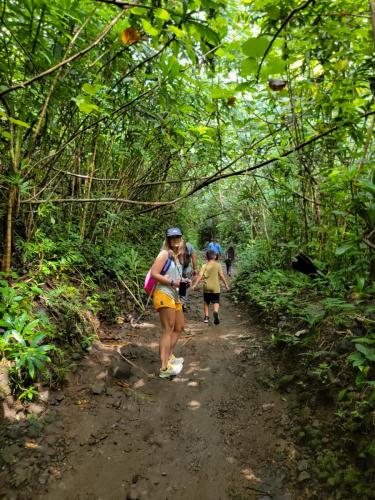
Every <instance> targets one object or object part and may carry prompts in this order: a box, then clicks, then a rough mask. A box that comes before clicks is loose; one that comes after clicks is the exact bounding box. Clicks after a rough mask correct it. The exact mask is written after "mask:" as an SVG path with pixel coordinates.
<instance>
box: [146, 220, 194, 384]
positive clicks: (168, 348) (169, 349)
mask: <svg viewBox="0 0 375 500" xmlns="http://www.w3.org/2000/svg"><path fill="white" fill-rule="evenodd" d="M183 254H184V245H183V241H182V232H181V230H180V229H179V228H178V227H171V228H169V229H167V232H166V239H165V241H164V244H163V247H162V250H161V251H160V253H159V255H158V256H157V257H156V259H155V262H154V263H153V265H152V267H151V276H152V277H153V278H154V279H155V280H156V281H157V285H156V287H155V290H154V295H153V303H154V307H155V309H156V310H157V311H158V313H159V318H160V323H161V329H162V332H161V336H160V341H159V353H160V371H159V377H161V378H169V377H173V376H175V375H178V374H179V373H180V372H181V370H182V365H183V362H184V358H176V357H175V356H174V355H173V349H174V347H175V345H176V343H177V341H178V339H179V337H180V335H181V333H182V331H183V329H184V326H185V318H184V312H183V310H182V300H181V298H180V294H179V291H180V293H181V291H182V288H185V292H186V284H187V282H189V281H190V280H184V279H183V278H182V267H183V261H184V255H183ZM168 258H170V265H169V268H168V269H167V271H166V272H165V274H161V272H162V270H163V268H164V266H165V264H166V263H167V260H168ZM181 283H182V285H181V286H180V284H181Z"/></svg>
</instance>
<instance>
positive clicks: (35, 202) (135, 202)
mask: <svg viewBox="0 0 375 500" xmlns="http://www.w3.org/2000/svg"><path fill="white" fill-rule="evenodd" d="M100 201H110V202H115V203H122V204H124V205H148V206H153V207H164V206H166V205H173V204H174V203H175V202H176V201H175V200H171V201H140V200H128V199H127V198H55V199H54V198H51V199H45V200H34V199H33V198H30V199H28V200H21V201H20V203H21V204H24V203H29V204H30V205H41V204H43V203H52V204H55V203H58V204H60V203H98V202H100Z"/></svg>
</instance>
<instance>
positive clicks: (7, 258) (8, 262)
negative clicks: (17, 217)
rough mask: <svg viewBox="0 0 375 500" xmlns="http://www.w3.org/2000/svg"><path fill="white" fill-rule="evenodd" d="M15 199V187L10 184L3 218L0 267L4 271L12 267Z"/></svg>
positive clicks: (8, 270) (7, 271)
mask: <svg viewBox="0 0 375 500" xmlns="http://www.w3.org/2000/svg"><path fill="white" fill-rule="evenodd" d="M16 200H17V187H16V186H11V187H10V188H9V193H8V203H7V211H6V219H5V237H4V254H3V258H2V263H1V269H2V271H3V272H4V273H6V274H8V273H10V271H11V269H12V245H13V214H14V209H15V206H16Z"/></svg>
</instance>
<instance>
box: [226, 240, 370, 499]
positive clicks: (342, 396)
mask: <svg viewBox="0 0 375 500" xmlns="http://www.w3.org/2000/svg"><path fill="white" fill-rule="evenodd" d="M284 250H285V249H284ZM263 252H266V253H267V252H268V253H267V255H264V253H263ZM282 253H283V255H284V256H285V255H286V254H285V252H284V251H283V252H282ZM271 256H272V257H271ZM275 263H277V265H275ZM287 263H288V261H286V260H283V258H282V257H281V253H279V254H277V252H276V254H275V255H272V252H271V253H270V252H269V247H268V246H267V245H265V243H264V241H263V242H260V243H257V244H249V245H247V246H246V247H245V249H244V250H243V251H242V252H241V256H240V259H239V261H238V266H237V267H238V272H237V275H236V277H235V279H234V280H233V282H232V296H233V298H234V300H235V301H236V302H239V301H242V302H245V303H248V304H252V305H253V306H256V308H257V310H258V311H260V312H261V317H262V319H263V321H264V322H265V323H266V325H267V327H266V331H267V333H268V341H269V344H270V347H273V349H274V353H275V359H277V360H278V361H279V362H280V363H281V365H282V366H283V368H284V370H286V371H287V373H286V374H285V373H284V374H283V375H282V376H281V377H280V380H279V382H278V385H279V387H280V389H285V387H287V386H288V385H291V384H293V385H294V389H295V391H296V394H297V397H298V399H299V400H300V402H301V404H303V405H305V404H309V405H310V406H311V408H312V409H313V411H316V415H317V416H318V417H319V407H320V405H326V406H327V405H328V406H327V408H329V409H330V413H329V417H327V421H326V422H325V425H326V434H327V435H329V436H330V439H329V440H326V442H325V444H324V446H322V444H321V441H319V439H316V438H315V439H314V440H313V441H312V447H313V450H314V451H313V453H314V454H315V459H316V466H317V467H316V471H317V476H318V477H319V478H320V479H321V480H322V481H324V482H325V483H326V485H327V487H328V489H329V490H330V491H334V498H348V495H352V494H354V495H361V498H370V494H371V491H372V490H371V487H369V485H368V481H370V480H371V479H370V478H371V477H372V471H373V468H374V467H375V433H374V412H375V305H374V300H373V299H374V286H373V285H372V284H371V283H369V282H368V280H367V275H366V276H365V277H364V278H363V279H361V277H360V275H359V274H358V268H356V270H354V269H353V270H352V272H353V276H352V282H351V284H349V285H348V280H347V272H348V270H347V269H345V270H341V269H338V270H337V271H332V270H326V273H325V274H321V275H320V276H318V277H317V278H315V279H312V278H310V277H308V276H306V275H304V274H302V273H298V272H296V271H292V270H290V269H288V265H287ZM322 267H323V266H322ZM356 273H357V274H356ZM291 361H292V364H291ZM326 415H327V414H326ZM308 424H309V422H307V423H306V425H307V426H308ZM303 435H304V436H306V433H305V432H303ZM304 439H306V437H305V438H304ZM318 441H319V442H318ZM304 444H305V445H306V446H307V445H309V443H306V442H305V443H304Z"/></svg>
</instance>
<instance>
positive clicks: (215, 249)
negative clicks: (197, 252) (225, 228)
mask: <svg viewBox="0 0 375 500" xmlns="http://www.w3.org/2000/svg"><path fill="white" fill-rule="evenodd" d="M207 250H212V251H213V252H215V254H216V260H219V259H220V257H221V254H222V250H221V246H220V243H218V242H217V241H216V238H212V240H211V241H210V243H209V244H208V246H207Z"/></svg>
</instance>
